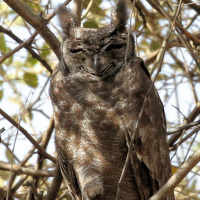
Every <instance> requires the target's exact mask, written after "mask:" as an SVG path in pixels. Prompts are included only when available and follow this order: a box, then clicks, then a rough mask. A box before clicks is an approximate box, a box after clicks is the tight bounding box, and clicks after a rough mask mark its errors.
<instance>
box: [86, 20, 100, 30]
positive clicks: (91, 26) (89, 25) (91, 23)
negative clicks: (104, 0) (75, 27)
mask: <svg viewBox="0 0 200 200" xmlns="http://www.w3.org/2000/svg"><path fill="white" fill-rule="evenodd" d="M83 27H84V28H99V27H98V25H97V24H96V23H95V22H92V21H86V22H85V23H84V24H83Z"/></svg>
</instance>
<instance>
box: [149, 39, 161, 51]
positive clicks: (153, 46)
mask: <svg viewBox="0 0 200 200" xmlns="http://www.w3.org/2000/svg"><path fill="white" fill-rule="evenodd" d="M159 48H160V44H159V43H158V42H156V41H155V40H152V42H151V44H150V50H151V51H155V50H157V49H159Z"/></svg>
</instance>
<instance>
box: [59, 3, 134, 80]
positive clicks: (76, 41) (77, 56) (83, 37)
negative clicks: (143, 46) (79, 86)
mask: <svg viewBox="0 0 200 200" xmlns="http://www.w3.org/2000/svg"><path fill="white" fill-rule="evenodd" d="M58 16H59V19H60V23H61V26H62V29H63V42H62V53H63V59H64V62H65V67H67V68H68V70H69V71H71V72H73V71H77V69H80V70H85V71H86V72H88V73H90V74H93V75H95V76H100V77H102V78H103V79H104V78H107V77H109V76H111V75H113V74H115V73H116V72H117V71H118V70H119V69H120V68H121V67H122V66H123V65H124V63H125V57H126V58H127V59H129V58H130V57H131V56H133V54H134V39H133V37H132V35H131V36H130V39H129V44H128V49H127V40H128V33H127V30H126V27H125V26H126V22H127V19H128V14H127V8H126V3H125V0H119V1H118V3H117V6H116V9H115V11H114V12H113V15H112V20H111V23H110V24H109V25H107V26H104V27H101V28H97V29H90V28H81V27H78V26H77V19H76V17H75V15H74V14H73V13H72V12H71V11H70V10H68V9H66V8H65V7H64V6H61V7H60V8H59V9H58Z"/></svg>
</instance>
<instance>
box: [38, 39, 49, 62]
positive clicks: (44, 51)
mask: <svg viewBox="0 0 200 200" xmlns="http://www.w3.org/2000/svg"><path fill="white" fill-rule="evenodd" d="M41 49H42V50H41V51H40V56H41V57H42V58H43V59H44V58H46V57H47V56H48V55H49V54H50V52H51V51H50V48H49V46H48V44H47V43H46V42H45V43H44V44H43V46H42V48H41Z"/></svg>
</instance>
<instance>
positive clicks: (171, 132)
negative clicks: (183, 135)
mask: <svg viewBox="0 0 200 200" xmlns="http://www.w3.org/2000/svg"><path fill="white" fill-rule="evenodd" d="M199 124H200V120H198V121H195V122H191V123H189V124H186V125H183V126H180V127H178V128H176V129H174V130H171V131H168V132H167V135H171V134H173V133H177V132H179V131H182V130H187V129H189V128H191V127H193V126H197V125H199Z"/></svg>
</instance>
